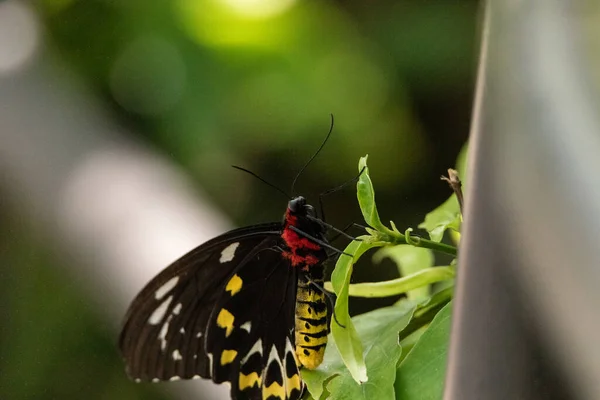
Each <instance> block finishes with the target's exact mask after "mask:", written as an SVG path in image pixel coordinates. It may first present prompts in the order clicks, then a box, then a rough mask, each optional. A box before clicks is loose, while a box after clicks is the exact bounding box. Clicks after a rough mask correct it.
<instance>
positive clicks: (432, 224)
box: [419, 194, 461, 242]
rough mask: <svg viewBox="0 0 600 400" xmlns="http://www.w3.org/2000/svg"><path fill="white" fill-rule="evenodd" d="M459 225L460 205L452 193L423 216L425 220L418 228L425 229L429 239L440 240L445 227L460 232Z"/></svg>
mask: <svg viewBox="0 0 600 400" xmlns="http://www.w3.org/2000/svg"><path fill="white" fill-rule="evenodd" d="M460 225H461V216H460V207H459V206H458V201H457V200H456V195H454V194H453V195H452V196H450V198H448V200H446V201H445V202H444V203H442V205H441V206H439V207H438V208H436V209H435V210H433V211H431V212H429V213H428V214H427V215H426V216H425V221H423V222H421V223H420V224H419V228H421V229H425V230H427V232H429V237H430V238H431V240H433V241H434V242H440V241H441V240H442V238H443V237H444V232H445V231H446V229H449V228H450V229H453V230H455V231H457V232H460Z"/></svg>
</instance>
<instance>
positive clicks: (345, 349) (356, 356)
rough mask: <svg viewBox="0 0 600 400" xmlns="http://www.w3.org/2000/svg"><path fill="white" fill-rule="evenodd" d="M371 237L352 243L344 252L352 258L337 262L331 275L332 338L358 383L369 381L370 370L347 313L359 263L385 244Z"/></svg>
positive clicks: (341, 258) (342, 258)
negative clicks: (354, 271) (334, 297)
mask: <svg viewBox="0 0 600 400" xmlns="http://www.w3.org/2000/svg"><path fill="white" fill-rule="evenodd" d="M369 238H370V237H369V236H361V237H360V239H364V240H363V241H360V242H359V241H354V242H351V243H350V244H349V245H348V246H347V247H346V249H345V250H344V253H347V254H352V255H353V257H350V256H345V255H342V256H340V258H339V259H338V261H337V263H336V265H335V269H334V271H333V273H332V274H331V284H332V287H333V290H334V291H335V294H336V295H337V300H336V302H335V307H334V312H335V317H336V318H335V319H337V322H339V324H338V323H337V322H336V321H335V319H334V320H333V321H332V323H331V335H332V336H333V338H334V339H335V343H336V344H337V348H338V349H339V351H340V356H341V358H342V360H343V361H344V364H346V367H347V368H348V371H350V374H351V375H352V377H353V378H354V380H355V381H356V382H358V383H363V382H366V381H367V379H368V378H367V369H366V367H365V361H364V359H363V347H362V344H361V342H360V339H359V338H358V334H357V333H356V329H355V328H354V324H353V323H352V319H351V318H350V314H349V312H348V285H350V277H351V276H352V270H353V267H354V263H355V262H356V260H358V259H359V258H360V256H361V255H362V254H363V253H364V252H366V251H367V250H369V249H371V248H374V247H378V246H381V245H383V243H380V242H370V241H369V240H368V239H369Z"/></svg>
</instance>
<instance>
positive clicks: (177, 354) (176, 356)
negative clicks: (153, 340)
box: [171, 349, 181, 361]
mask: <svg viewBox="0 0 600 400" xmlns="http://www.w3.org/2000/svg"><path fill="white" fill-rule="evenodd" d="M171 356H172V357H173V360H175V361H179V360H181V353H180V352H179V350H177V349H175V350H173V354H171Z"/></svg>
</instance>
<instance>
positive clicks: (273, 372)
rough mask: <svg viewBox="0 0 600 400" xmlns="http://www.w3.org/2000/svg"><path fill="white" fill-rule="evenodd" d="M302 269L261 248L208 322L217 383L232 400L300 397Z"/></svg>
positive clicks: (233, 279)
mask: <svg viewBox="0 0 600 400" xmlns="http://www.w3.org/2000/svg"><path fill="white" fill-rule="evenodd" d="M297 284H298V269H297V268H294V267H292V266H291V264H290V263H289V261H288V260H287V259H285V258H284V257H282V256H281V254H280V253H279V252H278V251H273V249H272V248H271V249H270V248H267V247H262V248H260V247H259V248H257V249H256V251H255V252H254V253H253V254H250V255H249V256H248V260H247V262H245V263H243V264H242V265H240V267H239V268H238V270H237V271H236V273H235V274H234V275H232V276H231V278H230V279H229V281H228V282H227V284H226V287H225V290H224V291H223V292H222V295H221V297H220V299H219V301H218V302H217V303H216V305H215V307H214V310H213V314H212V316H211V318H210V321H209V323H208V330H207V337H206V351H207V354H208V356H209V358H210V359H211V362H210V364H211V367H212V368H211V376H212V378H213V380H214V381H215V382H224V381H229V382H231V397H232V398H233V399H253V400H254V399H257V400H258V399H281V400H285V399H298V398H300V396H301V394H302V391H303V389H304V384H303V382H302V380H301V378H300V373H299V367H298V365H299V364H298V362H297V359H296V354H295V342H294V327H295V319H294V317H295V304H296V289H297Z"/></svg>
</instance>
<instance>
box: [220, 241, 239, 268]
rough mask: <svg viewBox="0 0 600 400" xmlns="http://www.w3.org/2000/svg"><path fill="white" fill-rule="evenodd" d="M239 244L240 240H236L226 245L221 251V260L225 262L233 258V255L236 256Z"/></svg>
mask: <svg viewBox="0 0 600 400" xmlns="http://www.w3.org/2000/svg"><path fill="white" fill-rule="evenodd" d="M239 245H240V243H239V242H235V243H231V244H230V245H229V246H227V247H225V248H224V249H223V251H222V252H221V258H219V262H220V263H221V264H223V263H226V262H229V261H231V260H233V257H234V256H235V250H236V249H237V248H238V246H239Z"/></svg>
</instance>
